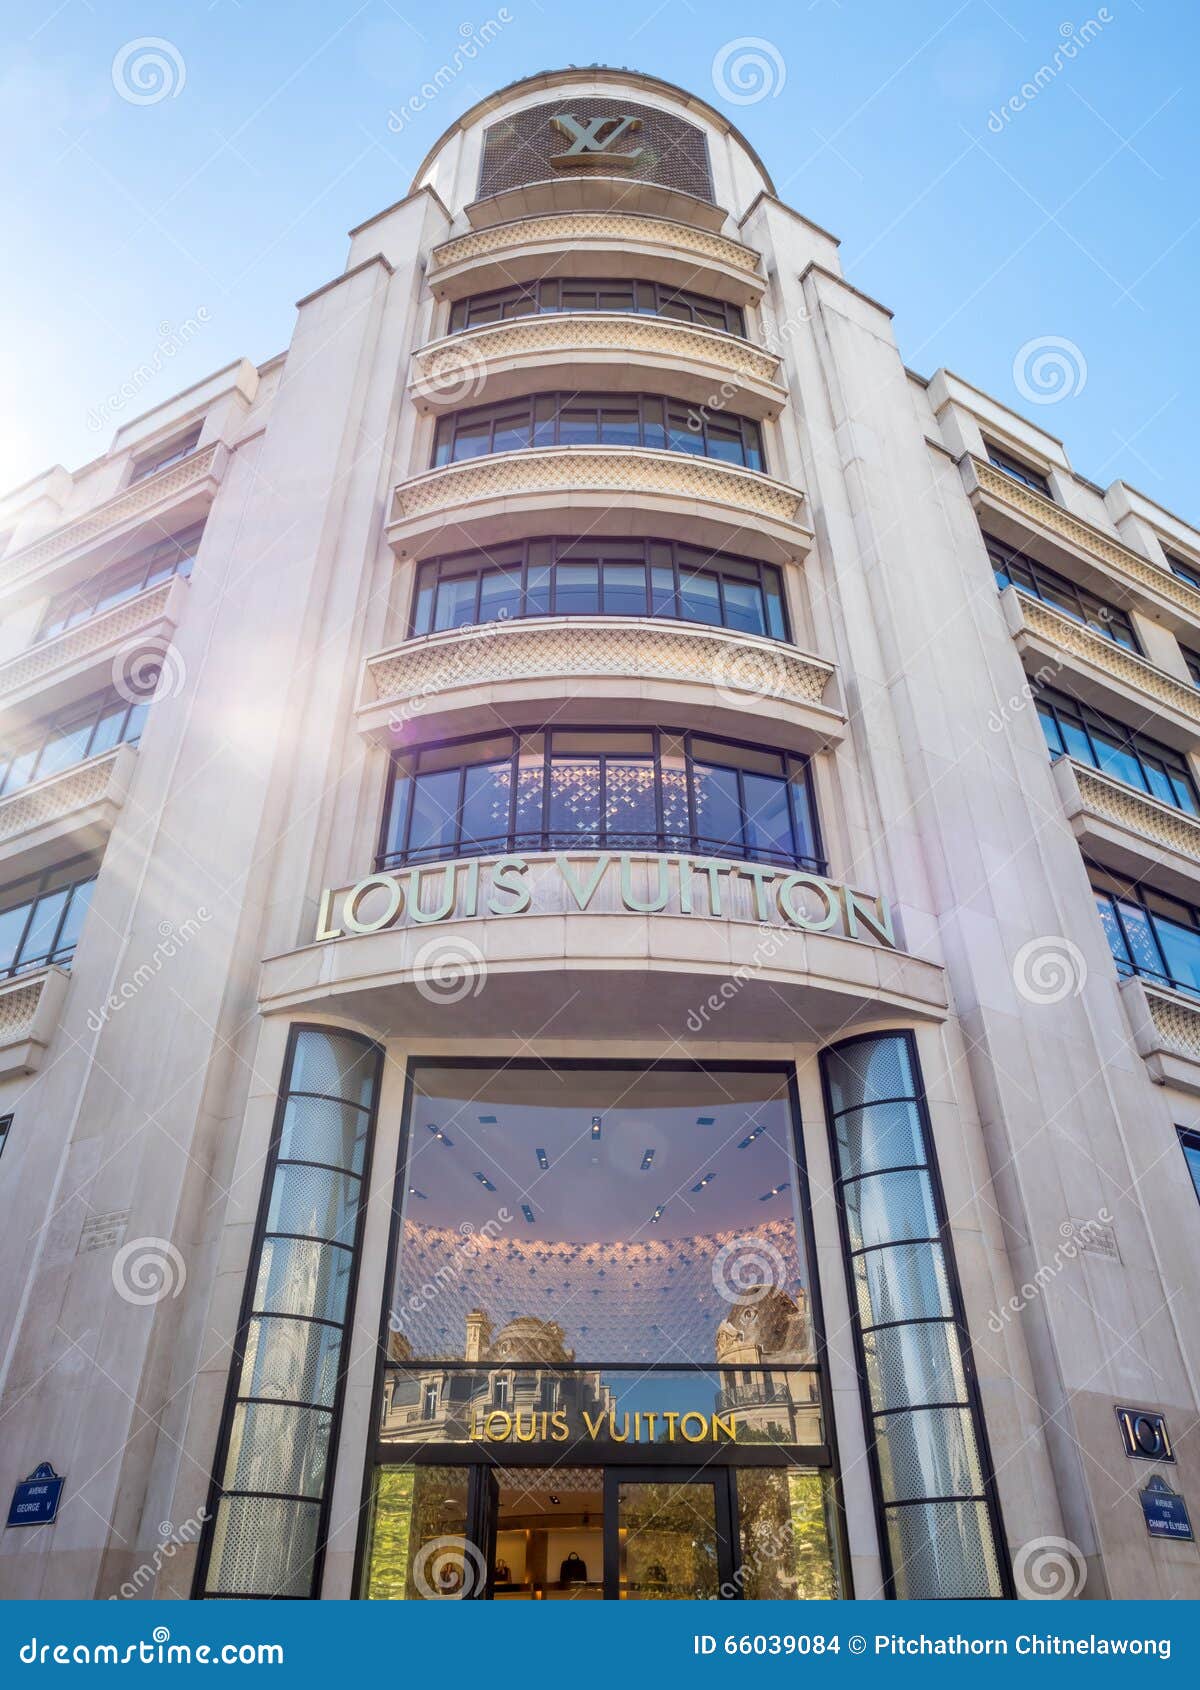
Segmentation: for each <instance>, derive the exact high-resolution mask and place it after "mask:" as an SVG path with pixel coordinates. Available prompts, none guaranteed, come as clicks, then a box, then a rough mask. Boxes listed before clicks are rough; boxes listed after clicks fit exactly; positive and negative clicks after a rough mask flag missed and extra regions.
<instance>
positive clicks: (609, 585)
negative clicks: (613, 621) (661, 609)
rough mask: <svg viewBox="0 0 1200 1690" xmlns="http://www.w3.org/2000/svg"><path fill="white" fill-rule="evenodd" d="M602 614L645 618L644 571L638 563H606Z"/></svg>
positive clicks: (642, 566)
mask: <svg viewBox="0 0 1200 1690" xmlns="http://www.w3.org/2000/svg"><path fill="white" fill-rule="evenodd" d="M604 612H605V615H607V616H645V614H646V570H645V567H644V565H642V564H640V563H606V564H605V566H604Z"/></svg>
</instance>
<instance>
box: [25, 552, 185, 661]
mask: <svg viewBox="0 0 1200 1690" xmlns="http://www.w3.org/2000/svg"><path fill="white" fill-rule="evenodd" d="M203 533H204V524H203V523H202V522H201V523H197V524H196V526H195V527H194V528H188V529H185V530H184V531H183V532H182V533H181V534H173V535H171V536H170V538H168V539H166V540H158V541H156V542H155V544H154V545H152V546H149V547H147V548H146V550H145V551H141V552H138V554H137V556H136V557H131V558H126V559H125V561H124V562H122V563H117V564H114V565H113V566H112V568H111V569H106V570H103V571H102V572H101V574H99V575H93V576H92V577H91V578H90V579H89V580H87V581H80V582H79V583H78V584H77V585H76V586H74V587H70V588H68V589H67V590H66V591H65V592H62V593H58V594H56V596H55V597H54V598H52V599H51V600H50V603H49V604H48V605H47V607H46V610H45V613H44V614H43V616H42V620H41V624H40V625H39V627H38V631H37V634H36V635H35V636H34V644H35V645H38V644H40V643H41V642H42V641H43V640H52V639H54V638H55V637H56V635H58V634H61V633H64V632H65V631H66V630H67V629H68V628H74V627H77V626H78V624H79V623H81V622H88V621H90V620H91V618H92V617H93V616H99V615H101V614H102V612H104V611H106V610H112V609H113V608H114V606H116V605H118V604H123V603H124V601H125V600H126V599H131V598H133V597H135V595H136V594H138V593H144V592H146V591H147V590H148V589H149V588H151V587H158V586H161V584H162V583H163V582H164V581H169V580H170V579H171V578H172V576H174V575H185V576H186V575H190V574H191V573H192V564H193V561H194V560H195V556H196V553H197V551H198V550H199V548H200V539H201V536H202V535H203Z"/></svg>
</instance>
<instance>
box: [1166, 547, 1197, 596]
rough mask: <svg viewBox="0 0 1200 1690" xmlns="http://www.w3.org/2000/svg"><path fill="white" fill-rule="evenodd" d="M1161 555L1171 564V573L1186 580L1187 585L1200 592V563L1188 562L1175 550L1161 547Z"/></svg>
mask: <svg viewBox="0 0 1200 1690" xmlns="http://www.w3.org/2000/svg"><path fill="white" fill-rule="evenodd" d="M1163 556H1164V557H1165V558H1166V560H1167V562H1168V563H1169V564H1170V566H1171V574H1172V575H1176V576H1178V578H1179V579H1180V580H1181V581H1186V582H1187V584H1188V586H1189V587H1194V588H1195V589H1196V591H1197V592H1198V593H1200V564H1197V563H1189V562H1188V560H1187V558H1185V557H1179V556H1178V555H1177V553H1175V552H1169V551H1167V550H1166V548H1165V547H1164V548H1163Z"/></svg>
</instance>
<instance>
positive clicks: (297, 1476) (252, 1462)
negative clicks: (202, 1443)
mask: <svg viewBox="0 0 1200 1690" xmlns="http://www.w3.org/2000/svg"><path fill="white" fill-rule="evenodd" d="M331 1419H332V1416H331V1415H330V1413H329V1410H328V1409H324V1408H293V1407H291V1406H289V1405H287V1404H283V1403H262V1402H250V1403H241V1404H239V1406H238V1408H237V1409H236V1410H235V1411H234V1416H233V1429H232V1431H231V1432H230V1436H229V1455H228V1458H227V1460H226V1462H225V1472H224V1475H223V1477H222V1480H221V1483H222V1484H223V1486H224V1488H225V1489H226V1490H260V1491H290V1492H292V1493H293V1494H294V1495H296V1496H311V1497H314V1498H319V1497H320V1495H321V1487H322V1485H323V1484H324V1483H325V1462H326V1457H327V1455H328V1452H329V1424H330V1420H331Z"/></svg>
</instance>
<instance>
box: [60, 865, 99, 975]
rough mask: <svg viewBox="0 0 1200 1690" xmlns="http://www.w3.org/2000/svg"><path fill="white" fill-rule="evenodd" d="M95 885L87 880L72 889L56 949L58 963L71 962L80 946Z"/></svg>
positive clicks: (92, 881)
mask: <svg viewBox="0 0 1200 1690" xmlns="http://www.w3.org/2000/svg"><path fill="white" fill-rule="evenodd" d="M95 884H96V882H95V881H94V880H85V881H82V882H81V883H80V884H79V885H77V886H75V887H73V888H72V889H71V892H70V899H69V902H68V905H67V914H66V919H65V920H64V922H63V924H62V928H61V930H60V932H59V935H58V940H57V943H56V945H55V949H54V956H55V960H56V961H60V962H67V961H69V960H70V957H71V955H72V953H73V952H74V950H75V947H76V945H78V943H79V935H80V933H81V932H82V931H83V920H84V917H85V916H86V915H87V912H88V906H89V905H90V903H91V901H92V890H93V888H94V887H95Z"/></svg>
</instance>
